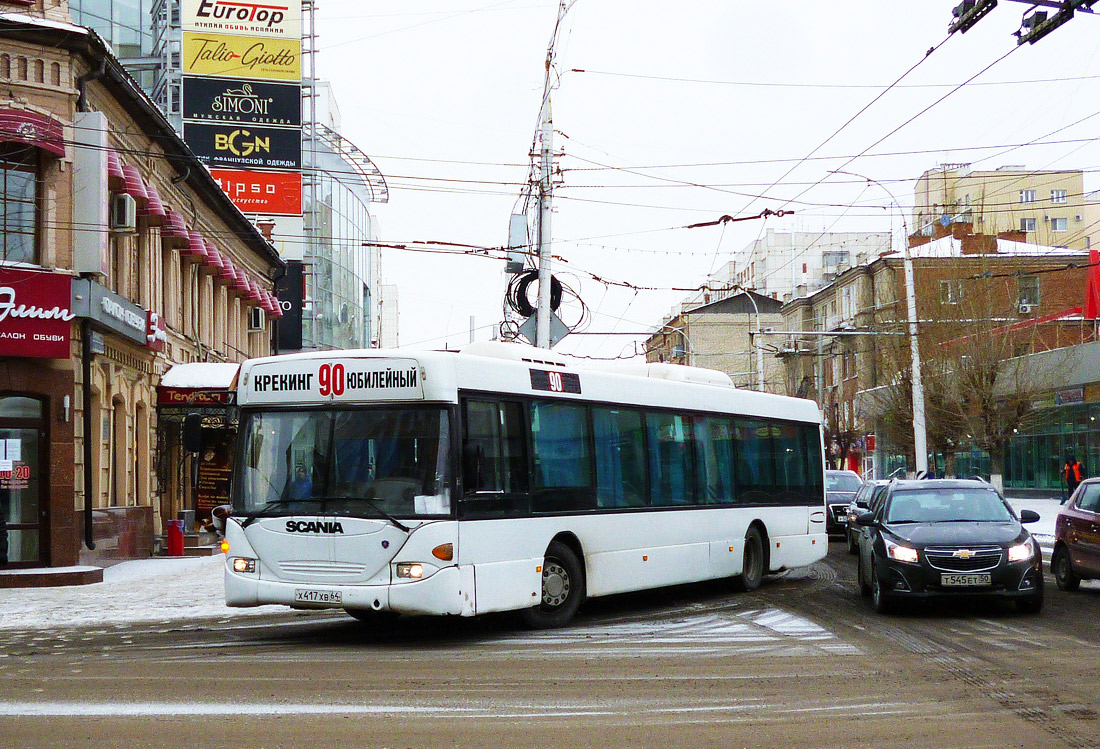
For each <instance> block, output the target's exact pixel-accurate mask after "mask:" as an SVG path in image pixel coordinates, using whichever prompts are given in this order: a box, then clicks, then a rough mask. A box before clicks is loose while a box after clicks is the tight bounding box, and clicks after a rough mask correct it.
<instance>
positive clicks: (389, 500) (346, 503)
mask: <svg viewBox="0 0 1100 749" xmlns="http://www.w3.org/2000/svg"><path fill="white" fill-rule="evenodd" d="M447 416H448V415H447V411H446V410H444V409H441V408H429V407H393V406H386V407H379V408H357V409H340V410H301V411H253V412H246V413H245V414H244V415H243V416H242V420H241V430H240V434H241V438H240V441H239V442H240V452H239V459H238V461H237V473H236V477H235V481H234V484H235V485H234V487H233V512H234V514H236V515H275V514H278V515H292V514H311V515H316V514H339V515H353V516H361V517H379V516H382V517H387V516H397V517H414V516H418V515H446V514H449V513H450V511H451V501H450V490H449V486H450V475H449V470H448V465H449V464H448V457H449V453H450V447H449V444H450V440H449V435H450V428H449V426H448V423H449V422H448V417H447Z"/></svg>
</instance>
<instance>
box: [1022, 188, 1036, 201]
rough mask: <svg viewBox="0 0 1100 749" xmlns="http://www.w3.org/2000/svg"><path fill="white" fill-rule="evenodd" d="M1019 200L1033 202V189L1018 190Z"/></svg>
mask: <svg viewBox="0 0 1100 749" xmlns="http://www.w3.org/2000/svg"><path fill="white" fill-rule="evenodd" d="M1020 202H1021V203H1034V202H1035V191H1034V190H1020Z"/></svg>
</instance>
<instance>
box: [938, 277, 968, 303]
mask: <svg viewBox="0 0 1100 749" xmlns="http://www.w3.org/2000/svg"><path fill="white" fill-rule="evenodd" d="M962 295H963V290H962V281H961V280H959V279H957V278H956V279H951V280H948V281H940V304H958V303H959V302H961V301H962Z"/></svg>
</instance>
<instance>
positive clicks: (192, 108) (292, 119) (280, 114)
mask: <svg viewBox="0 0 1100 749" xmlns="http://www.w3.org/2000/svg"><path fill="white" fill-rule="evenodd" d="M183 118H184V119H185V120H200V121H205V122H241V123H244V124H249V125H275V126H277V127H298V126H300V125H301V124H302V87H301V86H300V85H298V84H294V83H271V82H269V81H249V80H243V79H242V80H234V79H232V78H196V77H194V76H190V75H188V76H184V77H183Z"/></svg>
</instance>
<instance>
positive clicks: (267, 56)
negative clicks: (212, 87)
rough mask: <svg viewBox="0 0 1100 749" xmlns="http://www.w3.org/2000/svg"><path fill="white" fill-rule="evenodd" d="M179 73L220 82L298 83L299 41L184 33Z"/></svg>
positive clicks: (299, 78)
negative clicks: (181, 62) (216, 79)
mask: <svg viewBox="0 0 1100 749" xmlns="http://www.w3.org/2000/svg"><path fill="white" fill-rule="evenodd" d="M183 72H184V73H185V74H188V75H207V76H216V77H220V78H255V79H257V80H263V81H295V82H300V81H301V80H302V40H301V39H258V38H256V37H251V36H231V35H229V34H205V33H197V32H193V31H185V32H183Z"/></svg>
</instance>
